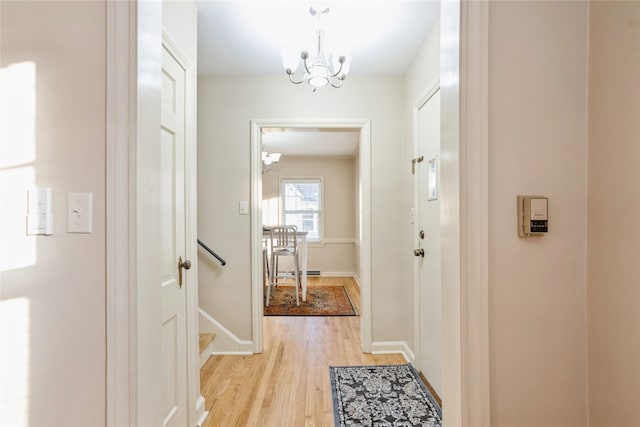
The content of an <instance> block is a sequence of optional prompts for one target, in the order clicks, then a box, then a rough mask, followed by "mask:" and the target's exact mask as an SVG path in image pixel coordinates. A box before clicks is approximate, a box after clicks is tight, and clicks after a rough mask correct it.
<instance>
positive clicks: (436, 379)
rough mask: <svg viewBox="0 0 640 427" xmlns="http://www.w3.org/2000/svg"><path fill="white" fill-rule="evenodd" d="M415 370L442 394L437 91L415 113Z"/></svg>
mask: <svg viewBox="0 0 640 427" xmlns="http://www.w3.org/2000/svg"><path fill="white" fill-rule="evenodd" d="M417 125H418V132H417V135H418V150H419V153H418V156H422V157H423V160H422V161H421V162H420V163H418V164H417V167H416V177H417V179H418V180H419V184H418V198H419V201H418V216H417V217H418V230H419V232H418V235H417V236H416V239H417V241H418V246H417V247H418V248H419V249H422V250H423V251H424V256H418V257H417V261H416V262H418V263H419V264H420V265H419V267H418V275H419V279H418V280H419V288H420V289H419V314H418V316H419V321H418V325H419V330H420V332H419V343H418V345H419V351H418V368H419V369H420V371H421V372H422V373H423V375H424V376H425V378H427V380H428V381H429V383H430V384H431V386H432V387H433V388H434V389H435V391H436V393H438V394H439V395H441V391H442V365H441V329H442V328H441V326H442V301H441V239H440V198H439V194H438V192H439V188H438V187H439V181H440V91H439V90H438V91H436V92H435V93H434V94H433V95H432V96H431V97H430V98H429V99H428V100H427V101H426V102H425V103H424V104H423V105H422V106H421V107H419V109H418V123H417Z"/></svg>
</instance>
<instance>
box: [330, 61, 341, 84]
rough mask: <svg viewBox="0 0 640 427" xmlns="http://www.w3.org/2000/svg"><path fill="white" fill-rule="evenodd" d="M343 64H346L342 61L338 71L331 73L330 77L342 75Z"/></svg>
mask: <svg viewBox="0 0 640 427" xmlns="http://www.w3.org/2000/svg"><path fill="white" fill-rule="evenodd" d="M343 64H344V62H341V63H340V68H338V71H336V72H335V74H330V75H329V77H338V76H339V75H340V72H341V71H342V65H343ZM334 87H335V86H334Z"/></svg>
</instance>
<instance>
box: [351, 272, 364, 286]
mask: <svg viewBox="0 0 640 427" xmlns="http://www.w3.org/2000/svg"><path fill="white" fill-rule="evenodd" d="M353 280H355V281H356V283H357V284H358V287H359V288H360V289H362V285H361V284H360V276H358V274H357V273H353Z"/></svg>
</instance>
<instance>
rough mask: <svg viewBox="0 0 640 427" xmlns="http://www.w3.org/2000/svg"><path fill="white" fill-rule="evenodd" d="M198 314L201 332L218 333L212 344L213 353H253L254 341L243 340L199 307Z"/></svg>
mask: <svg viewBox="0 0 640 427" xmlns="http://www.w3.org/2000/svg"><path fill="white" fill-rule="evenodd" d="M198 314H199V325H200V328H199V329H200V332H201V333H213V334H216V339H215V340H214V341H213V343H212V346H211V348H212V351H211V354H233V355H247V354H253V342H251V341H246V340H241V339H240V338H238V337H237V336H236V335H235V334H234V333H233V332H231V331H230V330H229V329H227V328H225V327H224V326H223V325H222V324H221V323H220V322H218V321H217V320H216V319H214V318H213V317H211V316H210V315H209V314H208V313H207V312H206V311H204V310H203V309H201V308H200V309H198Z"/></svg>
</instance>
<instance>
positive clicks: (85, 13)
mask: <svg viewBox="0 0 640 427" xmlns="http://www.w3.org/2000/svg"><path fill="white" fill-rule="evenodd" d="M0 8H1V18H2V21H1V23H0V29H1V37H0V40H1V52H0V61H1V63H0V68H1V69H0V73H2V74H1V75H2V95H1V96H0V99H1V101H2V112H1V113H0V114H1V116H0V120H1V122H2V125H1V126H0V128H1V129H2V137H1V139H0V150H1V155H0V161H1V166H0V186H1V190H0V195H1V200H2V202H1V205H0V206H1V211H0V212H1V215H2V219H1V221H0V226H1V227H2V228H1V230H2V231H1V233H2V235H1V237H0V262H1V275H2V276H1V280H0V284H1V292H0V298H1V300H0V303H1V315H2V324H1V327H2V335H1V338H0V339H1V342H0V352H1V356H0V361H1V363H2V364H1V366H0V369H1V370H2V381H3V382H2V384H0V396H1V401H0V414H1V416H0V424H2V425H12V426H13V425H16V426H23V425H24V426H26V425H32V426H44V425H48V426H52V425H56V426H61V425H64V426H98V425H104V422H105V416H106V415H105V414H106V412H105V399H106V397H105V387H106V384H105V369H106V366H105V354H106V349H105V342H106V337H105V329H106V325H105V269H106V265H105V114H106V112H105V103H106V99H105V84H106V80H105V79H106V76H105V67H106V64H105V58H106V51H105V46H106V39H105V34H106V27H105V25H106V8H105V2H104V1H95V2H7V1H3V2H0ZM5 79H6V80H5ZM33 186H43V187H50V188H52V189H53V215H54V235H52V236H26V235H25V230H26V224H25V215H26V210H27V196H26V195H27V189H28V188H30V187H33ZM68 192H91V193H93V215H92V221H93V233H92V234H68V233H67V232H66V228H67V224H66V215H67V193H68Z"/></svg>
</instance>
